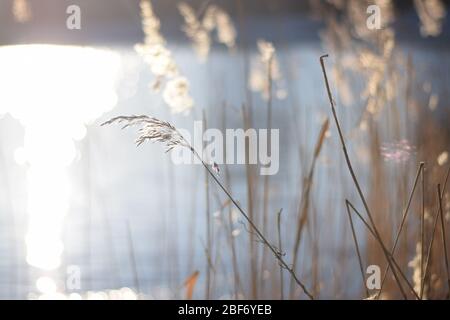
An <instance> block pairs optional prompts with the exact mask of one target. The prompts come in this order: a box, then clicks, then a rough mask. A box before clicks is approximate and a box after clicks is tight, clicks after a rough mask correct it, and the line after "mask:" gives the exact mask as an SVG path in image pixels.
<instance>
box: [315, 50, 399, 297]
mask: <svg viewBox="0 0 450 320" xmlns="http://www.w3.org/2000/svg"><path fill="white" fill-rule="evenodd" d="M326 57H328V55H327V54H326V55H323V56H321V57H320V64H321V66H322V72H323V77H324V80H325V86H326V89H327V93H328V99H329V102H330V106H331V111H332V113H333V118H334V121H335V123H336V127H337V129H338V133H339V139H340V141H341V145H342V150H343V152H344V157H345V161H346V163H347V167H348V170H349V171H350V175H351V176H352V179H353V182H354V184H355V186H356V189H357V191H358V194H359V197H360V198H361V201H362V203H363V205H364V209H365V210H366V213H367V216H368V217H369V221H370V223H371V225H372V227H373V231H374V232H375V237H376V238H377V239H378V242H379V244H380V246H381V249H382V251H383V253H384V255H385V257H386V260H387V262H388V264H390V265H391V270H392V273H393V275H394V278H395V280H396V282H397V285H398V287H399V289H400V292H401V294H402V296H403V298H405V299H407V296H406V293H405V291H404V289H403V287H402V284H401V282H400V279H399V278H398V275H397V272H396V271H395V269H394V268H392V260H391V256H390V254H389V252H388V250H387V249H386V246H385V245H384V243H383V240H382V239H381V236H380V234H379V232H378V229H377V227H376V225H375V221H374V219H373V217H372V214H371V212H370V209H369V205H368V204H367V201H366V198H365V197H364V194H363V192H362V189H361V187H360V185H359V182H358V179H357V178H356V174H355V171H354V170H353V166H352V164H351V161H350V157H349V155H348V152H347V147H346V144H345V140H344V135H343V134H342V130H341V125H340V124H339V120H338V117H337V114H336V108H335V106H334V100H333V96H332V94H331V89H330V84H329V82H328V76H327V71H326V69H325V62H324V59H325V58H326Z"/></svg>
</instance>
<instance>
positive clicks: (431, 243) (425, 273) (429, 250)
mask: <svg viewBox="0 0 450 320" xmlns="http://www.w3.org/2000/svg"><path fill="white" fill-rule="evenodd" d="M449 174H450V167H449V168H448V169H447V174H446V175H445V180H444V185H443V187H442V192H441V194H440V197H443V196H444V193H445V189H446V187H447V182H448V177H449ZM439 213H440V210H439V209H438V210H437V212H436V218H435V219H434V223H433V231H432V232H431V240H430V245H429V246H428V251H427V259H426V261H425V270H424V273H423V277H422V281H421V286H420V287H421V288H420V292H421V294H422V295H421V296H420V298H421V299H422V298H423V294H424V292H423V290H424V288H425V281H426V280H427V274H428V266H429V262H430V257H431V251H432V249H433V242H434V235H435V233H436V227H437V222H438V219H439Z"/></svg>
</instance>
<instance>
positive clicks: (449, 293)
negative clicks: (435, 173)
mask: <svg viewBox="0 0 450 320" xmlns="http://www.w3.org/2000/svg"><path fill="white" fill-rule="evenodd" d="M437 193H438V199H439V212H440V213H439V215H440V217H441V234H442V244H443V245H444V248H443V249H444V258H445V260H444V261H445V271H446V273H447V285H448V290H449V292H448V293H447V297H449V296H450V269H449V267H448V254H447V240H446V236H445V223H444V210H443V209H442V196H441V185H440V184H438V186H437Z"/></svg>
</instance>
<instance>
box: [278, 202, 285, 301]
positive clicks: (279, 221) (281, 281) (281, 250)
mask: <svg viewBox="0 0 450 320" xmlns="http://www.w3.org/2000/svg"><path fill="white" fill-rule="evenodd" d="M282 212H283V209H280V211H278V215H277V230H278V249H279V250H280V252H283V244H282V242H281V213H282ZM280 299H281V300H284V284H283V267H282V266H280Z"/></svg>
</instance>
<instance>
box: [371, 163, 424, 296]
mask: <svg viewBox="0 0 450 320" xmlns="http://www.w3.org/2000/svg"><path fill="white" fill-rule="evenodd" d="M423 166H424V163H423V162H421V163H420V165H419V169H417V175H416V178H415V179H414V185H413V188H412V190H411V193H410V195H409V199H408V204H407V205H406V208H405V211H404V212H403V216H402V221H401V222H400V226H399V229H398V231H397V235H396V237H395V241H394V245H393V247H392V250H391V255H392V256H393V255H394V253H395V249H396V248H397V244H398V240H399V239H400V235H401V233H402V231H403V226H404V225H405V222H406V218H407V216H408V213H409V208H410V207H411V202H412V199H413V197H414V192H415V191H416V187H417V182H418V181H419V176H420V173H421V172H422V170H423ZM388 272H389V265H387V266H386V269H385V270H384V274H383V280H382V281H381V286H380V291H378V294H377V298H378V297H379V296H380V295H381V293H382V291H383V286H384V283H385V281H386V276H387V273H388ZM411 288H412V286H411ZM412 291H413V292H415V291H414V289H412ZM417 298H419V296H417Z"/></svg>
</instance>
